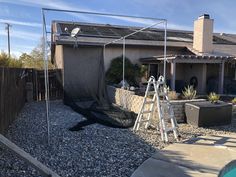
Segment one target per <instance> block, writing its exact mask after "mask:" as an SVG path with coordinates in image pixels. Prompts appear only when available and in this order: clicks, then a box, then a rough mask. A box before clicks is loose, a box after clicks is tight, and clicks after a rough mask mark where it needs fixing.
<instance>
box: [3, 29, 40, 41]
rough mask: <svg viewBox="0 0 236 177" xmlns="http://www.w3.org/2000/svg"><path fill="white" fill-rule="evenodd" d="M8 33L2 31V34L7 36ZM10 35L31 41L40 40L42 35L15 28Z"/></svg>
mask: <svg viewBox="0 0 236 177" xmlns="http://www.w3.org/2000/svg"><path fill="white" fill-rule="evenodd" d="M6 35H7V33H6V32H4V31H0V36H6ZM10 36H11V37H14V38H18V39H24V40H30V41H38V40H39V39H40V37H41V35H40V34H39V33H32V32H28V31H27V32H26V31H19V30H14V31H11V32H10Z"/></svg>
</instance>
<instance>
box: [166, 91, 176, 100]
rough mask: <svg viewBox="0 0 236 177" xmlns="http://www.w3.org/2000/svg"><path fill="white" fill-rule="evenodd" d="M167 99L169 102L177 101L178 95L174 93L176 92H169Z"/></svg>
mask: <svg viewBox="0 0 236 177" xmlns="http://www.w3.org/2000/svg"><path fill="white" fill-rule="evenodd" d="M168 98H169V99H170V100H177V99H178V94H177V93H176V91H169V92H168Z"/></svg>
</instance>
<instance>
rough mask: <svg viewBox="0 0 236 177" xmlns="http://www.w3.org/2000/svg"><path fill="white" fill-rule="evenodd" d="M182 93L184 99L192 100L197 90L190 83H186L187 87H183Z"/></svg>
mask: <svg viewBox="0 0 236 177" xmlns="http://www.w3.org/2000/svg"><path fill="white" fill-rule="evenodd" d="M182 93H183V95H184V98H185V99H187V100H192V99H194V98H195V97H196V94H197V91H196V90H195V89H194V88H193V86H192V85H188V86H187V87H184V90H183V91H182Z"/></svg>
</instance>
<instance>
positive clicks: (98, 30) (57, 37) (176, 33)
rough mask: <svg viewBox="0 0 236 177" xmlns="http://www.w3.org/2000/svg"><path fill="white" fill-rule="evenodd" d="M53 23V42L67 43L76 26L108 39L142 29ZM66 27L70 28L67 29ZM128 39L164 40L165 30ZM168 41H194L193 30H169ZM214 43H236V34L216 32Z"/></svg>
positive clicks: (81, 34) (83, 32) (85, 33)
mask: <svg viewBox="0 0 236 177" xmlns="http://www.w3.org/2000/svg"><path fill="white" fill-rule="evenodd" d="M53 24H54V25H55V26H56V27H55V28H56V29H54V30H53V33H52V34H53V35H54V38H53V39H54V40H53V42H56V41H57V42H63V41H64V42H65V43H66V42H73V41H74V38H72V37H71V36H70V33H71V31H72V30H73V29H74V28H76V27H79V28H80V32H79V35H78V36H77V37H90V38H108V39H119V38H121V37H123V36H125V35H128V34H130V33H133V32H135V31H137V30H139V29H141V28H140V27H131V26H118V25H109V24H95V23H82V22H63V21H54V22H53ZM66 28H67V29H68V30H65V29H66ZM127 39H132V40H146V41H164V30H163V29H157V28H150V29H147V30H145V31H142V32H139V33H136V34H134V35H132V36H130V37H128V38H127ZM167 41H172V42H185V43H192V42H193V32H192V31H181V30H167ZM213 43H214V44H225V45H236V35H232V34H219V33H214V34H213Z"/></svg>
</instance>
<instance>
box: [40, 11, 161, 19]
mask: <svg viewBox="0 0 236 177" xmlns="http://www.w3.org/2000/svg"><path fill="white" fill-rule="evenodd" d="M42 10H43V11H56V12H70V13H79V14H89V15H98V16H110V17H124V18H134V19H146V20H155V21H166V19H161V18H160V19H159V18H153V17H142V16H140V17H139V16H132V15H121V14H111V13H99V12H91V11H77V10H64V9H53V8H42Z"/></svg>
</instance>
